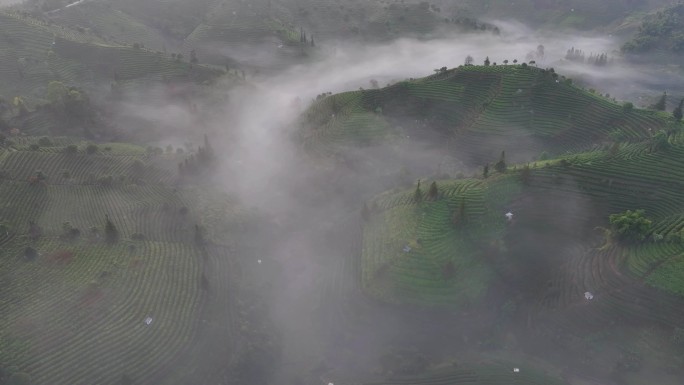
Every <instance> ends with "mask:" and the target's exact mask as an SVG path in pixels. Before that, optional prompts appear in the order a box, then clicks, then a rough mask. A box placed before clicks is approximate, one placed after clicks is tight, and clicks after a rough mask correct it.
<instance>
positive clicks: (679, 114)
mask: <svg viewBox="0 0 684 385" xmlns="http://www.w3.org/2000/svg"><path fill="white" fill-rule="evenodd" d="M682 107H684V99H682V100H680V101H679V105H678V106H677V108H675V109H674V111H672V116H674V118H675V120H676V121H677V122H680V121H681V120H682Z"/></svg>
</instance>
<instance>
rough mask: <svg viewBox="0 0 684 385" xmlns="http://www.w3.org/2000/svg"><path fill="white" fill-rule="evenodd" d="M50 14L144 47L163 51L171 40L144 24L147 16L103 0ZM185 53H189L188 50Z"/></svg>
mask: <svg viewBox="0 0 684 385" xmlns="http://www.w3.org/2000/svg"><path fill="white" fill-rule="evenodd" d="M47 15H48V19H49V20H50V21H51V22H54V23H55V24H59V25H63V26H65V27H70V28H74V27H75V28H81V29H83V30H87V31H88V32H89V33H92V34H95V35H97V36H99V37H101V38H103V39H107V40H108V41H114V42H119V43H121V44H124V45H130V44H132V43H139V44H142V45H143V46H144V47H147V48H150V49H154V50H156V51H161V50H163V49H164V47H165V46H166V44H165V43H166V41H167V40H171V39H169V38H166V37H165V36H164V34H163V32H161V31H160V30H158V29H156V28H154V27H152V26H149V25H147V24H145V20H144V19H143V20H141V19H138V18H136V17H134V16H131V15H129V14H127V13H124V12H122V11H120V10H119V9H116V8H114V7H113V6H112V5H110V4H105V3H103V2H86V3H83V4H79V5H78V6H73V7H69V8H65V9H62V10H60V11H58V12H51V13H48V14H47ZM138 17H140V15H138ZM169 48H171V47H169ZM185 54H186V56H187V53H185Z"/></svg>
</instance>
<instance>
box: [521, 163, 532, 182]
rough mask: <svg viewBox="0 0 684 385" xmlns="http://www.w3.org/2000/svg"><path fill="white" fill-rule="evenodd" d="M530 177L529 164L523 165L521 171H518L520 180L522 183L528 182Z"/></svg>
mask: <svg viewBox="0 0 684 385" xmlns="http://www.w3.org/2000/svg"><path fill="white" fill-rule="evenodd" d="M531 178H532V171H531V170H530V165H529V164H526V165H525V167H523V169H522V171H520V180H521V181H522V182H523V183H524V184H530V179H531Z"/></svg>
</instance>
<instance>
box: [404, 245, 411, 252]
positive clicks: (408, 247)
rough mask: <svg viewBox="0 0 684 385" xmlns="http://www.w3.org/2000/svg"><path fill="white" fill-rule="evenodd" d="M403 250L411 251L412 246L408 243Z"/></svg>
mask: <svg viewBox="0 0 684 385" xmlns="http://www.w3.org/2000/svg"><path fill="white" fill-rule="evenodd" d="M402 250H404V253H410V252H411V246H409V245H406V246H404V248H403V249H402Z"/></svg>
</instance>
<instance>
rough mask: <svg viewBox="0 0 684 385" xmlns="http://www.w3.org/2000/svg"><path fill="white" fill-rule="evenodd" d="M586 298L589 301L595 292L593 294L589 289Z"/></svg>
mask: <svg viewBox="0 0 684 385" xmlns="http://www.w3.org/2000/svg"><path fill="white" fill-rule="evenodd" d="M584 298H586V299H587V301H591V300H592V299H594V294H592V293H591V292H590V291H587V292H585V293H584Z"/></svg>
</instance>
